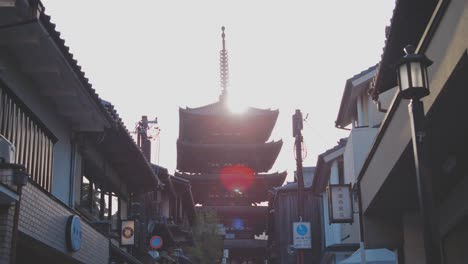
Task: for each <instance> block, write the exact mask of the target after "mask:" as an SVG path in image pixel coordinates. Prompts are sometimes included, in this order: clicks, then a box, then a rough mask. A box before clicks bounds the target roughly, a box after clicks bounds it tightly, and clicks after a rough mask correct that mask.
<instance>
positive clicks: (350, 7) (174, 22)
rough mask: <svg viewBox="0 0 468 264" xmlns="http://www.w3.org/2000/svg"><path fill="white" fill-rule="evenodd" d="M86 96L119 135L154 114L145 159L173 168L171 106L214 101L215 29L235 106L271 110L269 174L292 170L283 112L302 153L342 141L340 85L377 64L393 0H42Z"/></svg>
mask: <svg viewBox="0 0 468 264" xmlns="http://www.w3.org/2000/svg"><path fill="white" fill-rule="evenodd" d="M42 2H43V4H44V6H45V8H46V13H47V14H49V15H51V16H52V22H54V23H56V24H57V30H58V31H60V32H61V36H62V38H64V39H65V41H66V45H68V46H70V50H71V52H72V53H73V54H74V55H75V58H76V59H77V60H78V63H79V64H80V65H81V66H82V68H83V70H84V71H85V73H86V76H87V77H88V78H89V79H90V82H91V83H92V84H93V87H94V88H95V89H96V91H97V93H98V94H99V95H100V96H101V97H102V98H103V99H105V100H108V101H111V102H112V103H113V104H114V105H115V106H116V108H117V110H118V112H119V114H120V116H121V117H122V119H123V121H124V122H125V124H126V125H127V127H128V129H129V130H133V129H134V127H135V124H136V123H137V122H138V120H140V118H141V116H142V115H148V117H149V118H150V119H152V118H154V117H157V118H158V121H159V126H160V128H161V133H160V140H159V141H160V151H159V153H160V154H159V158H157V157H156V156H157V154H156V150H157V149H158V147H157V144H155V143H156V142H155V143H153V150H155V151H154V152H153V162H154V163H159V165H161V166H163V167H166V168H168V169H169V171H170V172H174V170H175V167H176V140H177V137H178V132H179V131H178V129H179V123H178V121H179V116H178V109H179V107H185V106H189V107H198V106H202V105H205V104H209V103H213V102H215V101H216V100H217V99H218V96H219V94H220V92H221V89H220V86H219V50H220V49H221V29H220V28H221V26H222V25H224V26H226V35H227V36H226V41H227V44H226V45H227V49H228V52H229V59H230V65H229V66H230V83H231V85H230V87H229V93H230V95H231V97H232V98H233V100H234V101H235V103H236V102H237V103H238V104H240V103H243V104H246V105H251V106H254V107H259V108H272V109H279V111H280V115H279V118H278V121H277V123H276V127H275V129H274V131H273V135H272V138H271V139H272V140H273V139H274V140H278V139H283V141H284V145H283V149H282V151H281V153H280V155H279V157H278V159H277V161H276V164H275V166H274V167H273V169H272V170H271V171H272V172H274V171H284V170H287V171H288V173H289V175H288V180H292V178H293V172H294V170H295V160H294V156H293V142H294V140H293V138H292V125H291V123H292V121H291V116H292V114H294V111H295V109H300V110H301V111H302V112H303V114H304V116H305V115H306V114H309V117H308V122H307V123H305V124H304V131H303V134H304V139H305V142H306V145H307V149H308V156H307V157H306V159H305V160H304V166H315V164H316V160H317V156H318V155H319V154H320V153H322V152H324V151H325V150H327V149H329V148H331V147H333V146H335V144H336V141H337V140H338V139H339V138H341V137H346V136H347V135H348V132H347V131H343V130H339V129H336V128H335V126H334V121H335V119H336V116H337V113H338V108H339V104H340V101H341V96H342V93H343V89H344V86H345V82H346V80H347V79H349V78H350V77H352V76H353V75H354V74H357V73H359V72H361V71H362V70H365V69H367V68H368V67H370V66H372V65H374V64H376V63H377V62H378V61H379V60H380V55H381V54H382V48H383V46H384V37H385V26H387V25H388V24H389V21H390V17H391V14H392V11H393V7H394V3H395V0H381V1H376V0H354V1H349V0H342V1H337V0H329V1H316V0H308V1H307V0H304V1H302V0H290V1H277V0H255V1H246V0H235V1H234V0H232V1H226V0H210V1H205V0H200V1H191V0H187V1H177V0H175V1H162V0H153V1H120V0H113V1H109V0H108V1H104V0H101V1H96V0H86V1H85V0H80V1H63V0H43V1H42Z"/></svg>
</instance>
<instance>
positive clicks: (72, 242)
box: [66, 215, 81, 252]
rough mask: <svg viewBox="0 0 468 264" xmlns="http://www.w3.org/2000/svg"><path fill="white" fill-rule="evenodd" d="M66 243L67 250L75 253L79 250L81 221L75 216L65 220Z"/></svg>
mask: <svg viewBox="0 0 468 264" xmlns="http://www.w3.org/2000/svg"><path fill="white" fill-rule="evenodd" d="M66 229H67V232H66V241H67V248H68V250H70V251H72V252H77V251H78V250H80V248H81V221H80V218H79V217H78V216H77V215H71V216H70V217H68V220H67V227H66Z"/></svg>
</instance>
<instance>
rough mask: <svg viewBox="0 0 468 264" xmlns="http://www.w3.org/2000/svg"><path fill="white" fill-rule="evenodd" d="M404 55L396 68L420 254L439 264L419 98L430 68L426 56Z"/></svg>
mask: <svg viewBox="0 0 468 264" xmlns="http://www.w3.org/2000/svg"><path fill="white" fill-rule="evenodd" d="M404 50H405V52H406V55H405V56H404V57H403V58H402V59H401V61H400V62H399V63H398V65H397V75H398V83H399V89H400V94H401V95H402V97H403V98H405V99H410V100H411V101H410V103H409V105H408V112H409V117H410V123H411V138H412V142H413V153H414V167H415V174H416V184H417V188H418V202H419V210H420V212H421V217H422V219H421V221H422V226H423V238H424V251H425V257H426V263H428V264H436V263H441V254H440V246H439V243H438V234H437V225H436V221H435V220H436V219H435V217H434V213H433V212H434V197H433V192H432V178H431V175H430V172H429V171H428V168H427V166H426V165H427V162H428V159H427V148H426V146H425V141H424V136H425V116H424V105H423V102H422V101H421V98H423V97H425V96H427V95H429V81H428V77H427V67H428V66H430V65H431V64H432V61H431V60H429V59H428V58H427V57H426V56H424V55H420V54H415V48H414V47H413V46H411V45H408V46H406V47H405V49H404Z"/></svg>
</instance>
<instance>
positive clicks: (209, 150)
mask: <svg viewBox="0 0 468 264" xmlns="http://www.w3.org/2000/svg"><path fill="white" fill-rule="evenodd" d="M222 30H223V33H222V45H223V48H222V50H221V52H220V57H221V58H220V64H221V65H220V66H221V72H220V75H221V88H222V92H221V95H220V97H219V100H218V101H217V102H215V103H213V104H209V105H206V106H202V107H198V108H185V109H182V108H180V109H179V118H180V123H179V139H178V140H177V172H176V176H178V177H182V178H185V179H187V180H190V182H191V184H192V191H193V195H194V199H195V202H196V203H197V204H200V205H202V207H201V208H202V209H203V208H205V209H206V208H210V209H213V210H215V211H216V212H217V214H218V217H219V218H220V220H221V221H222V224H223V225H224V227H225V230H226V235H225V240H224V248H225V249H229V260H231V263H236V262H234V261H239V263H240V261H246V260H250V261H255V263H256V262H259V263H263V259H264V258H265V255H266V240H260V239H255V235H260V234H262V233H263V232H264V231H265V230H266V223H267V207H266V206H261V205H259V204H260V203H262V202H265V201H267V199H268V190H269V189H271V188H273V187H277V186H280V185H282V183H283V182H284V179H285V177H286V172H282V173H272V174H267V172H268V171H269V170H270V169H271V168H272V166H273V164H274V162H275V160H276V158H277V156H278V154H279V152H280V150H281V147H282V141H281V140H280V141H271V142H267V141H268V139H269V138H270V135H271V132H272V130H273V127H274V126H275V123H276V120H277V118H278V110H270V109H258V108H252V107H250V108H248V109H247V110H246V111H245V112H244V113H242V114H233V113H232V112H231V111H230V110H229V108H228V106H227V100H228V98H227V97H228V94H227V87H228V82H229V69H228V56H227V51H226V45H225V34H224V27H223V28H222Z"/></svg>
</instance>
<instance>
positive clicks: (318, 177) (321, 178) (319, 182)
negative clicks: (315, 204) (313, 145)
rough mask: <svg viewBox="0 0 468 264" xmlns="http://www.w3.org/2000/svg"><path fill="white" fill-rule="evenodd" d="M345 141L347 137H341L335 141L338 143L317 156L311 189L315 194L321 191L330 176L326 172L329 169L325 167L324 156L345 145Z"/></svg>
mask: <svg viewBox="0 0 468 264" xmlns="http://www.w3.org/2000/svg"><path fill="white" fill-rule="evenodd" d="M347 142H348V138H342V139H340V140H339V141H338V142H337V143H338V144H337V145H336V146H334V147H333V148H331V149H328V150H327V151H325V152H323V153H322V154H320V155H319V156H318V159H317V166H316V170H315V177H314V181H313V183H312V189H313V190H314V192H315V193H316V194H320V193H321V192H322V191H323V188H324V187H325V186H326V184H327V183H328V180H329V178H330V174H329V173H327V172H328V171H329V169H328V168H327V166H328V164H327V163H326V162H325V160H324V158H325V157H326V156H328V155H329V154H331V153H333V152H335V151H338V150H340V149H342V148H344V147H346V143H347Z"/></svg>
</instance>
